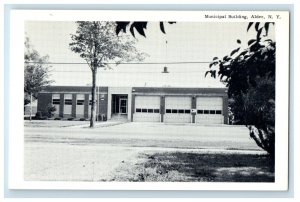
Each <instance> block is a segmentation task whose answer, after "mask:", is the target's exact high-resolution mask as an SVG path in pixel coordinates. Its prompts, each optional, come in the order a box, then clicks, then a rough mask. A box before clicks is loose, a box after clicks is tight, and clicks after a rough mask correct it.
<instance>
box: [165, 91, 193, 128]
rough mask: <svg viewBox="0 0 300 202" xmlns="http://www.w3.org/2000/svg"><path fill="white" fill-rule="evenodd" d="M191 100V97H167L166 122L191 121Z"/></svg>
mask: <svg viewBox="0 0 300 202" xmlns="http://www.w3.org/2000/svg"><path fill="white" fill-rule="evenodd" d="M191 102H192V101H191V97H171V96H170V97H166V98H165V109H166V110H165V115H164V122H166V123H191V121H192V117H191V104H192V103H191Z"/></svg>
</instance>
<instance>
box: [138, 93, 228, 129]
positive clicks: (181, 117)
mask: <svg viewBox="0 0 300 202" xmlns="http://www.w3.org/2000/svg"><path fill="white" fill-rule="evenodd" d="M132 96H133V98H134V99H135V98H136V96H160V97H161V101H160V116H161V122H176V121H178V122H185V123H195V122H196V118H197V120H198V119H199V117H201V116H202V115H197V110H196V109H197V97H212V98H214V97H216V98H222V100H223V102H222V107H223V108H222V115H211V116H209V117H211V118H212V122H216V123H217V122H218V123H225V124H228V97H227V89H226V88H156V87H133V88H132ZM171 97H174V98H175V100H176V98H178V100H180V99H181V97H182V98H186V99H184V100H185V102H187V100H188V99H190V101H189V102H190V104H188V108H190V109H191V113H189V112H187V113H182V114H179V113H178V114H172V113H166V108H167V106H166V105H168V104H166V99H169V98H171ZM173 100H174V99H173ZM134 103H135V101H134V100H133V106H132V111H133V114H134V113H135V112H134V109H135V107H134ZM179 105H180V104H179ZM193 109H194V110H193ZM134 116H135V115H132V117H134ZM203 117H204V116H203ZM203 117H202V118H203ZM204 118H205V117H204ZM214 119H215V120H214ZM221 119H222V120H221ZM132 120H133V119H132ZM218 120H220V121H218ZM208 123H209V122H208Z"/></svg>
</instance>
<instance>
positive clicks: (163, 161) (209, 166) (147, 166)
mask: <svg viewBox="0 0 300 202" xmlns="http://www.w3.org/2000/svg"><path fill="white" fill-rule="evenodd" d="M142 158H144V160H145V161H144V162H143V163H139V164H136V165H135V166H134V168H130V169H128V170H127V174H125V175H123V176H119V177H117V179H115V180H117V181H169V182H191V181H192V182H197V181H200V182H274V161H273V160H272V159H271V158H269V157H268V156H267V155H256V154H231V153H228V154H227V153H226V154H223V153H222V154H212V153H204V154H203V153H201V154H199V153H185V152H165V153H155V154H152V155H149V154H144V155H143V156H142ZM123 171H124V170H123ZM128 171H129V172H128Z"/></svg>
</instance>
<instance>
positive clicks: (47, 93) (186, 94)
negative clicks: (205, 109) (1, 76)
mask: <svg viewBox="0 0 300 202" xmlns="http://www.w3.org/2000/svg"><path fill="white" fill-rule="evenodd" d="M52 94H59V97H60V105H59V116H60V117H75V118H81V117H85V118H88V117H89V114H90V105H89V99H90V98H89V96H90V94H91V87H89V86H50V87H47V88H44V89H43V91H42V92H41V93H39V95H38V107H37V110H38V111H42V112H46V111H47V106H48V105H49V104H52ZM66 94H71V95H72V96H71V98H72V105H71V114H69V115H66V114H65V113H64V108H65V106H64V96H65V95H66ZM79 94H81V95H84V106H83V114H82V115H79V114H76V106H77V105H76V103H77V96H78V95H79ZM114 94H121V95H127V96H128V97H127V98H128V100H127V102H128V104H127V112H128V114H127V115H128V117H127V119H128V121H133V120H134V116H137V115H134V114H135V113H136V112H135V104H136V97H137V96H158V97H159V99H160V103H159V106H158V108H159V119H158V120H159V121H160V122H166V121H168V120H169V121H170V120H171V119H173V121H174V120H175V121H176V117H177V118H178V119H182V120H181V121H183V122H189V123H195V122H197V121H196V120H197V116H198V115H197V114H196V113H193V111H192V109H197V98H198V97H221V98H222V100H223V103H222V104H223V105H222V107H223V108H222V115H223V117H222V119H223V123H225V124H228V96H227V89H226V88H164V87H161V88H154V87H100V88H99V95H98V96H97V98H99V102H98V103H99V105H98V111H97V112H96V113H97V114H100V115H101V117H102V118H103V117H106V118H107V119H110V118H111V105H112V101H111V99H112V95H114ZM171 97H173V98H175V100H176V98H178V100H180V99H181V98H182V99H183V98H187V99H189V104H188V108H189V109H191V113H189V112H187V113H185V114H179V112H178V114H177V115H176V114H170V113H168V112H167V113H166V99H169V100H170V98H171ZM187 99H185V100H187ZM173 100H174V99H173ZM183 100H184V99H183ZM183 108H184V107H183ZM139 116H140V114H139ZM150 116H151V114H149V117H150ZM170 117H171V119H170ZM198 117H199V116H198ZM155 120H156V119H155ZM156 121H157V120H156ZM179 121H180V120H179Z"/></svg>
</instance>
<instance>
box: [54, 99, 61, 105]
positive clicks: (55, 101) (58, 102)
mask: <svg viewBox="0 0 300 202" xmlns="http://www.w3.org/2000/svg"><path fill="white" fill-rule="evenodd" d="M52 104H54V105H59V104H60V99H53V100H52Z"/></svg>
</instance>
